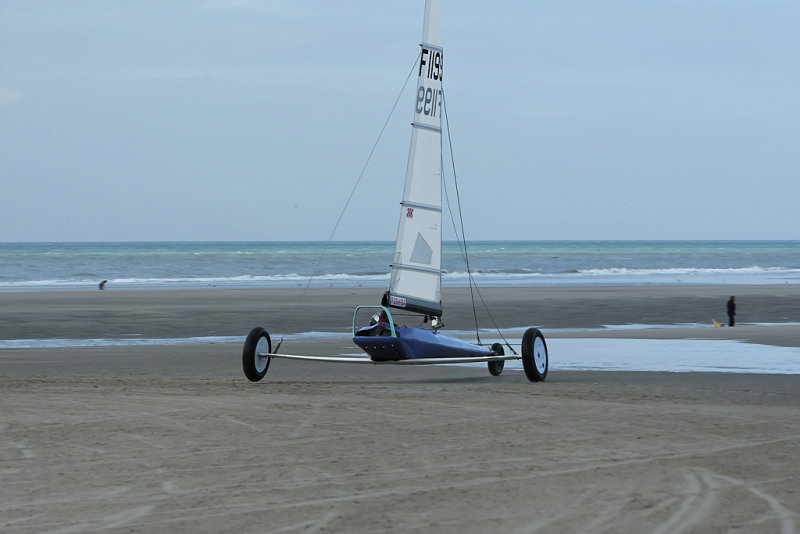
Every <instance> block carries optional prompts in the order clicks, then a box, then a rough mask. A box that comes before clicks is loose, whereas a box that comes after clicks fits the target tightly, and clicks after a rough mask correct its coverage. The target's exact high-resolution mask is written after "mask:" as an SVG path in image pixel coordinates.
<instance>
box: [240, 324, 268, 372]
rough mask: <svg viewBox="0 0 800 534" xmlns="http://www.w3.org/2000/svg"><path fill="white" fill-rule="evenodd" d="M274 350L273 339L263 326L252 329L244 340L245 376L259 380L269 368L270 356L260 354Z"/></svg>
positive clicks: (243, 363)
mask: <svg viewBox="0 0 800 534" xmlns="http://www.w3.org/2000/svg"><path fill="white" fill-rule="evenodd" d="M271 352H272V340H271V339H270V338H269V333H268V332H267V331H266V330H265V329H264V328H262V327H260V326H257V327H255V328H253V329H252V330H250V333H249V334H247V339H245V340H244V349H243V350H242V368H243V369H244V376H246V377H247V378H248V379H249V380H250V381H252V382H258V381H259V380H261V379H262V378H264V375H266V374H267V369H269V362H270V360H271V358H270V357H269V356H259V354H264V353H266V354H269V353H271Z"/></svg>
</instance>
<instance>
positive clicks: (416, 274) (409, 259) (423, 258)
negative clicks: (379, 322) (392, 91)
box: [386, 0, 444, 317]
mask: <svg viewBox="0 0 800 534" xmlns="http://www.w3.org/2000/svg"><path fill="white" fill-rule="evenodd" d="M420 46H421V47H422V51H421V53H420V59H419V69H418V81H417V90H416V100H415V102H414V121H413V122H412V129H411V145H410V147H409V151H408V164H407V167H406V179H405V187H404V190H403V201H402V202H401V203H400V204H401V205H400V221H399V223H398V228H397V242H396V245H395V254H394V261H393V263H392V275H391V280H390V282H389V292H388V295H387V297H388V298H387V299H386V300H387V304H388V305H390V306H393V307H396V308H403V309H411V310H413V311H417V312H421V313H425V314H428V315H432V316H437V317H438V316H440V315H441V313H442V305H441V301H442V297H441V293H442V106H443V98H442V74H443V72H444V63H443V57H444V55H443V49H442V13H441V1H440V0H426V2H425V22H424V24H423V30H422V44H421V45H420Z"/></svg>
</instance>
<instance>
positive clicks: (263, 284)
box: [0, 241, 800, 291]
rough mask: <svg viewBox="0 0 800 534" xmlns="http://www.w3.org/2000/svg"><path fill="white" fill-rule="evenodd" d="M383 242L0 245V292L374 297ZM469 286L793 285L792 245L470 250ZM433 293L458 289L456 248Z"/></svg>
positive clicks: (507, 245) (475, 246)
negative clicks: (329, 292)
mask: <svg viewBox="0 0 800 534" xmlns="http://www.w3.org/2000/svg"><path fill="white" fill-rule="evenodd" d="M393 251H394V244H393V243H391V242H341V241H336V242H329V243H325V242H153V243H0V291H47V290H80V289H88V288H91V289H95V288H97V286H98V283H99V282H100V281H102V280H107V283H106V286H105V287H106V289H125V290H135V289H159V288H170V289H181V288H186V289H197V288H212V287H219V288H270V287H305V286H306V285H310V286H311V287H358V286H363V287H383V286H386V285H387V283H388V280H389V265H390V263H391V260H392V256H393ZM467 252H468V257H469V263H470V270H471V271H472V273H473V277H474V279H475V281H476V283H477V284H478V285H479V286H539V285H541V286H575V285H577V286H591V285H652V284H658V285H673V284H797V283H800V241H476V242H469V243H468V245H467ZM442 264H443V268H444V270H445V273H444V277H443V284H444V285H445V286H465V285H467V284H468V275H467V269H466V266H465V262H464V259H463V246H461V245H459V244H458V243H456V242H445V243H444V245H443V260H442Z"/></svg>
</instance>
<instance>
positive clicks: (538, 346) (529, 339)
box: [522, 328, 548, 382]
mask: <svg viewBox="0 0 800 534" xmlns="http://www.w3.org/2000/svg"><path fill="white" fill-rule="evenodd" d="M547 366H548V358H547V344H546V343H545V342H544V336H543V335H542V333H541V332H539V329H538V328H528V329H527V330H526V331H525V334H524V335H523V336H522V367H523V369H525V376H527V377H528V380H530V381H531V382H541V381H542V380H544V379H545V378H547Z"/></svg>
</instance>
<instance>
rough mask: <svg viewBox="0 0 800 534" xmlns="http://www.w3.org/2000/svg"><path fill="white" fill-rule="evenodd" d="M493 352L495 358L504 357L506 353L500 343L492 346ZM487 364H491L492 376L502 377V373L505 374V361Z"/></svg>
mask: <svg viewBox="0 0 800 534" xmlns="http://www.w3.org/2000/svg"><path fill="white" fill-rule="evenodd" d="M492 352H493V353H494V355H495V356H502V355H504V354H505V353H506V352H505V351H504V350H503V345H501V344H500V343H494V344H493V345H492ZM487 363H488V364H489V373H490V374H491V375H492V376H500V373H502V372H503V367H505V365H506V361H505V360H492V361H490V362H487Z"/></svg>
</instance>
